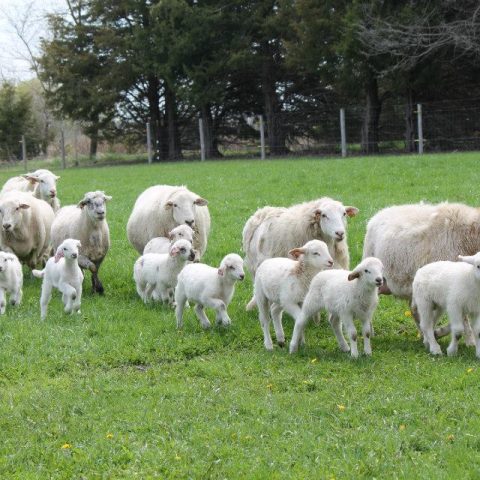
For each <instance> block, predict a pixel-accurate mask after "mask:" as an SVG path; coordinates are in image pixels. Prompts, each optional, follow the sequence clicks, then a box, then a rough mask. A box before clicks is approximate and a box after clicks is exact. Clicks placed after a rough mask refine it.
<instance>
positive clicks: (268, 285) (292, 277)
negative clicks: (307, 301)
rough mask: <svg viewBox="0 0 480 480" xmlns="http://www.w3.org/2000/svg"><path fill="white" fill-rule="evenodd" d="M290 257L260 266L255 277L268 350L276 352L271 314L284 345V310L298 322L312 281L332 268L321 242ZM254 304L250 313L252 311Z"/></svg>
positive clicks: (299, 250)
mask: <svg viewBox="0 0 480 480" xmlns="http://www.w3.org/2000/svg"><path fill="white" fill-rule="evenodd" d="M288 253H289V255H290V256H292V257H294V258H296V259H297V260H291V259H289V258H269V259H267V260H265V261H263V262H262V263H261V264H260V266H259V267H258V270H257V274H256V275H255V285H254V298H255V302H256V304H257V305H258V310H259V318H260V324H261V326H262V330H263V336H264V344H265V348H266V349H267V350H272V349H273V344H272V337H271V335H270V313H271V317H272V320H273V325H274V329H275V336H276V338H277V342H278V344H279V345H280V346H281V347H283V346H284V345H285V334H284V333H283V326H282V310H285V311H286V312H287V313H288V314H290V315H291V316H292V317H293V318H294V319H295V320H296V319H297V318H298V317H299V315H300V313H301V311H302V307H301V304H302V302H303V299H304V298H305V295H306V294H307V291H308V287H309V286H310V282H311V280H312V278H313V277H314V276H315V275H316V274H317V273H318V272H319V271H320V270H324V269H326V268H331V267H332V266H333V259H332V257H331V256H330V253H329V252H328V247H327V244H326V243H325V242H322V241H321V240H310V241H309V242H307V243H306V244H305V245H304V246H303V247H302V248H294V249H293V250H290V252H288ZM253 306H254V305H253V301H252V302H250V303H249V304H248V305H247V310H250V309H252V308H253Z"/></svg>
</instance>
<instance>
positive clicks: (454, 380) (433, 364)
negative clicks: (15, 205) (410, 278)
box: [0, 153, 480, 480]
mask: <svg viewBox="0 0 480 480" xmlns="http://www.w3.org/2000/svg"><path fill="white" fill-rule="evenodd" d="M479 162H480V155H479V154H477V153H469V154H456V153H455V154H448V155H425V156H422V157H418V156H395V157H393V156H391V157H370V158H350V159H329V160H319V159H288V160H268V161H264V162H261V161H255V160H252V161H229V162H205V163H200V162H195V163H193V162H180V163H171V164H160V165H152V166H148V165H134V166H120V167H104V168H96V169H95V168H91V169H68V170H66V171H60V172H59V171H58V170H57V173H59V174H60V175H61V177H62V178H61V180H60V181H59V184H58V189H59V197H60V199H61V201H62V204H63V205H67V204H71V203H76V202H78V201H79V200H80V199H81V198H82V195H83V193H84V192H86V191H90V190H97V189H100V190H105V192H107V193H108V194H109V195H112V196H113V200H112V201H111V202H110V203H109V206H108V215H107V217H108V222H109V225H110V230H111V238H112V247H111V250H110V252H109V254H108V256H107V258H106V259H105V262H104V264H103V266H102V268H101V271H100V278H101V279H102V280H103V283H104V286H105V292H106V293H105V296H103V297H98V296H94V295H92V293H91V289H90V279H89V275H87V279H86V280H85V286H84V287H85V290H84V296H83V299H82V313H81V315H73V316H67V315H65V314H64V313H63V310H62V305H61V300H60V297H59V295H58V294H57V295H55V296H54V298H53V299H52V301H51V303H50V308H49V314H48V317H47V320H46V321H45V322H41V321H40V311H39V294H40V281H39V280H38V279H33V278H31V276H30V274H29V273H28V272H27V271H26V270H25V284H24V301H23V303H22V305H21V306H20V307H19V308H17V309H16V310H12V309H11V308H9V309H8V310H7V314H6V315H4V316H3V317H2V318H0V478H1V479H22V480H28V479H43V478H45V479H100V478H105V479H133V478H139V479H149V478H152V479H153V478H165V479H171V478H194V479H204V478H205V479H206V478H221V479H224V478H225V479H238V478H256V479H257V478H258V479H283V478H295V479H303V478H305V479H334V478H335V479H363V478H364V479H370V478H388V479H390V478H402V479H412V478H421V479H433V478H435V479H450V478H462V479H477V478H479V477H480V433H479V432H480V415H479V413H480V412H479V411H480V407H479V405H480V388H479V384H480V382H479V380H480V364H479V362H478V361H477V360H476V359H475V354H474V349H473V348H471V347H470V348H467V347H465V346H464V345H463V343H462V345H461V347H460V351H459V355H458V356H457V357H456V358H447V357H441V358H432V357H431V356H430V355H429V354H427V352H426V351H425V350H424V347H423V344H422V343H421V341H420V340H419V338H418V337H417V331H416V329H415V327H414V325H413V321H412V319H411V318H410V317H409V316H408V314H409V312H408V306H407V305H406V303H405V302H402V301H399V300H395V299H392V298H390V297H382V299H381V301H380V304H379V307H378V309H377V312H376V314H375V317H374V326H375V332H376V335H375V337H374V338H373V341H372V346H373V356H372V358H365V357H361V358H360V359H358V360H357V361H353V360H351V358H350V357H349V355H348V354H344V353H341V352H340V351H339V350H338V348H337V345H336V342H335V339H334V336H333V333H332V332H331V330H330V327H329V326H328V325H327V323H326V321H324V322H323V323H321V324H320V325H314V324H311V325H309V328H308V329H307V332H306V338H307V346H306V347H305V348H304V349H303V350H301V352H300V353H299V354H297V355H289V354H288V352H287V349H280V348H278V347H276V348H275V350H274V351H273V352H267V351H266V350H265V349H264V346H263V337H262V333H261V329H260V326H259V323H258V319H257V312H256V311H254V312H248V313H247V312H246V311H245V304H246V303H247V301H248V299H249V298H250V295H251V291H252V284H251V279H250V278H249V277H247V279H246V280H245V281H244V282H243V283H241V284H238V286H237V290H236V293H235V296H234V299H233V301H232V304H231V305H230V308H229V314H230V316H231V318H232V321H233V324H232V326H231V327H230V328H228V329H225V328H219V327H216V328H213V329H212V330H211V331H207V332H205V331H203V330H202V329H201V328H200V325H199V322H198V320H197V319H196V318H195V316H194V312H193V309H189V310H187V311H186V316H185V327H184V329H183V330H182V331H177V330H176V327H175V318H174V313H173V311H172V310H169V309H168V308H167V307H164V306H161V305H158V304H156V305H148V306H145V305H144V304H143V303H142V302H141V301H140V299H139V298H138V296H137V294H136V291H135V286H134V282H133V278H132V268H133V263H134V261H135V259H136V258H137V253H136V252H135V251H134V250H133V248H132V247H131V246H130V245H129V243H128V241H127V238H126V233H125V226H126V222H127V219H128V216H129V214H130V212H131V209H132V207H133V204H134V201H135V199H136V197H137V196H138V195H139V193H140V192H142V191H143V190H144V189H145V188H147V187H148V186H150V185H153V184H162V183H165V184H173V185H179V184H184V185H187V186H188V187H189V188H190V189H191V190H193V191H194V192H196V193H198V194H200V195H202V196H203V197H205V198H206V199H208V200H209V202H210V203H209V207H210V213H211V216H212V230H211V234H210V240H209V244H208V249H207V253H206V255H205V257H204V261H205V262H206V263H209V264H212V265H217V264H218V263H219V261H220V259H221V258H222V257H223V256H224V255H225V254H226V253H228V252H238V253H242V252H241V232H242V228H243V225H244V223H245V221H246V219H247V218H248V217H249V216H250V215H251V214H252V213H253V212H254V211H255V210H256V209H257V208H259V207H262V206H264V205H283V206H287V205H290V204H293V203H297V202H301V201H305V200H310V199H314V198H318V197H321V196H324V195H328V196H331V197H333V198H336V199H339V200H341V201H343V202H344V203H345V204H346V205H354V206H356V207H358V208H359V209H360V213H359V215H358V216H357V217H355V218H353V219H350V220H349V245H350V252H351V263H352V266H353V265H354V264H356V263H357V262H358V261H359V260H360V258H361V255H362V243H363V237H364V234H365V226H366V223H367V221H368V219H369V218H370V217H371V216H372V215H373V214H374V213H375V212H376V211H377V210H379V209H380V208H382V207H384V206H387V205H392V204H399V203H408V202H419V201H422V200H423V201H429V202H438V201H443V200H449V201H460V202H464V203H468V204H470V205H478V204H479V203H480V202H479V191H480V167H479V165H480V163H479ZM17 172H18V171H14V170H11V169H9V170H8V171H0V181H1V183H3V182H4V181H5V180H6V179H7V178H8V177H9V176H12V175H13V174H15V173H17ZM208 313H209V314H210V317H211V315H212V314H211V312H207V314H208ZM284 325H285V331H286V335H287V339H288V340H289V339H290V336H291V332H292V320H291V318H288V317H285V318H284ZM447 342H448V339H444V340H443V341H442V343H441V344H442V347H445V346H446V344H447Z"/></svg>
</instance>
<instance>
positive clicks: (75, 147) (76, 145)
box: [73, 123, 78, 165]
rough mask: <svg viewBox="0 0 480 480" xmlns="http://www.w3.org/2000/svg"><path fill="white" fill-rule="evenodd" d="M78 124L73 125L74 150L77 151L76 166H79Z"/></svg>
mask: <svg viewBox="0 0 480 480" xmlns="http://www.w3.org/2000/svg"><path fill="white" fill-rule="evenodd" d="M77 135H78V132H77V124H76V123H74V124H73V149H74V150H75V165H78V138H77Z"/></svg>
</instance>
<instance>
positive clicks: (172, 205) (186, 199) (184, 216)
mask: <svg viewBox="0 0 480 480" xmlns="http://www.w3.org/2000/svg"><path fill="white" fill-rule="evenodd" d="M207 204H208V202H207V201H206V200H205V199H203V198H201V197H197V196H196V195H194V194H192V193H191V192H177V193H176V194H175V195H174V196H173V197H172V198H171V199H170V200H169V201H168V202H167V203H166V204H165V208H166V209H167V210H171V211H172V216H173V220H174V221H175V223H176V224H177V225H184V224H186V225H188V226H189V227H191V228H193V227H194V226H195V207H196V206H197V205H198V206H205V205H207Z"/></svg>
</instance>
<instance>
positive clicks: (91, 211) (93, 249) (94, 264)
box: [52, 190, 112, 294]
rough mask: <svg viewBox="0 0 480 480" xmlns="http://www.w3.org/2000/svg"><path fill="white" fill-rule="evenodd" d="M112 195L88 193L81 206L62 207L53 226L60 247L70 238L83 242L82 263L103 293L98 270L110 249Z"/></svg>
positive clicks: (55, 239) (80, 258)
mask: <svg viewBox="0 0 480 480" xmlns="http://www.w3.org/2000/svg"><path fill="white" fill-rule="evenodd" d="M111 199H112V197H110V196H109V195H105V192H102V191H99V190H97V191H95V192H88V193H86V194H85V195H84V197H83V199H82V200H80V202H79V203H78V205H68V206H66V207H63V208H61V209H60V210H59V211H58V213H57V215H56V217H55V220H54V222H53V225H52V243H53V248H54V249H56V248H57V247H58V246H59V245H60V244H61V243H62V242H63V241H64V240H65V239H66V238H78V239H79V240H80V242H81V244H82V246H81V248H80V256H79V259H78V264H79V265H80V267H81V268H88V269H89V270H90V271H91V272H92V288H93V291H94V292H97V293H100V294H103V293H104V288H103V285H102V282H101V281H100V279H99V278H98V270H99V269H100V265H101V264H102V262H103V259H104V258H105V256H106V255H107V252H108V249H109V248H110V231H109V229H108V224H107V220H106V215H107V205H106V202H107V201H108V200H111Z"/></svg>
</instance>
